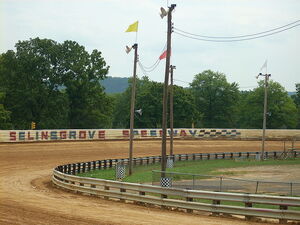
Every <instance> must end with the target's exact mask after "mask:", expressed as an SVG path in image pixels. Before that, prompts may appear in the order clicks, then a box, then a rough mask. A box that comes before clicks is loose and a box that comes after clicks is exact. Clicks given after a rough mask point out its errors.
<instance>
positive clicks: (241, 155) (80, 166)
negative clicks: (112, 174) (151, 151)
mask: <svg viewBox="0 0 300 225" xmlns="http://www.w3.org/2000/svg"><path fill="white" fill-rule="evenodd" d="M259 154H260V152H226V153H194V154H177V155H173V156H172V158H173V160H174V161H187V160H189V161H190V160H191V161H195V160H216V159H249V158H255V157H257V155H259ZM281 154H282V151H271V152H265V156H264V157H265V158H274V159H277V158H280V156H281ZM290 157H293V158H297V157H300V151H293V152H292V154H290ZM128 162H129V159H128V158H124V159H105V160H95V161H90V162H78V163H71V164H66V165H60V166H57V167H56V168H55V170H58V171H60V172H62V173H66V174H73V175H75V174H78V173H84V172H88V171H91V170H101V169H107V168H113V167H115V165H116V164H117V163H122V164H124V165H128ZM160 162H161V156H147V157H138V158H133V165H134V166H137V165H150V164H155V163H160Z"/></svg>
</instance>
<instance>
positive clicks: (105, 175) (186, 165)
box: [78, 158, 300, 183]
mask: <svg viewBox="0 0 300 225" xmlns="http://www.w3.org/2000/svg"><path fill="white" fill-rule="evenodd" d="M295 164H297V165H299V166H300V158H298V159H288V160H266V161H255V160H243V161H235V160H222V159H219V160H198V161H181V162H176V163H175V165H174V168H172V169H167V171H169V172H179V173H193V174H207V175H219V174H221V173H222V174H223V175H228V176H233V175H235V174H234V173H232V172H217V170H219V169H223V168H224V169H227V168H236V167H248V166H265V165H295ZM152 170H160V164H155V165H148V166H146V165H144V166H137V167H135V168H133V175H132V176H127V177H126V178H125V179H124V180H123V181H125V182H134V183H146V182H151V181H152ZM78 176H82V177H93V178H101V179H107V180H114V179H115V169H114V168H112V169H106V170H96V171H91V172H87V173H81V174H78Z"/></svg>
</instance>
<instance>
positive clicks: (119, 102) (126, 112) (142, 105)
mask: <svg viewBox="0 0 300 225" xmlns="http://www.w3.org/2000/svg"><path fill="white" fill-rule="evenodd" d="M129 83H130V85H129V87H128V88H127V90H126V91H125V92H124V93H122V94H121V95H118V96H117V98H116V104H115V113H114V123H113V127H114V128H128V127H129V122H130V100H131V79H130V80H129ZM162 98H163V84H162V83H159V82H155V81H150V80H149V78H148V77H146V76H144V77H142V78H141V79H137V82H136V104H135V109H142V115H139V114H137V113H136V114H135V128H161V123H162ZM168 111H169V106H168ZM198 117H199V114H198V112H197V110H196V108H195V105H194V98H193V96H192V94H191V92H190V91H189V90H187V89H184V88H182V87H178V86H174V127H190V126H191V124H192V123H193V122H194V121H196V120H197V119H198ZM168 122H169V121H168Z"/></svg>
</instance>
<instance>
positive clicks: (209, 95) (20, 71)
mask: <svg viewBox="0 0 300 225" xmlns="http://www.w3.org/2000/svg"><path fill="white" fill-rule="evenodd" d="M15 47H16V50H15V51H13V50H9V51H7V52H5V53H3V54H1V55H0V129H30V124H31V122H35V123H36V128H37V129H68V128H70V129H74V128H99V129H103V128H128V127H129V118H130V115H129V113H130V95H131V80H130V79H129V86H128V88H127V89H126V90H125V91H124V92H123V93H118V94H109V95H108V94H106V93H105V91H104V88H103V87H102V86H101V84H100V81H101V80H103V79H105V78H106V75H107V74H108V71H109V66H108V65H106V62H105V60H104V58H103V57H102V54H101V52H100V51H98V50H93V51H92V52H91V53H89V52H88V51H86V50H85V48H84V47H83V46H81V45H79V44H78V43H76V42H75V41H69V40H68V41H64V42H63V43H58V42H56V41H53V40H50V39H39V38H35V39H30V40H26V41H19V42H18V43H16V45H15ZM136 85H137V87H136V106H135V108H136V109H141V111H142V113H141V114H140V113H136V114H135V128H160V127H161V121H162V93H163V84H162V83H159V82H155V81H151V80H150V79H149V78H148V77H147V76H144V77H141V78H140V79H138V80H137V84H136ZM295 85H296V94H295V95H293V96H289V95H288V93H287V91H286V90H285V89H284V88H283V87H282V86H281V85H280V84H279V83H278V82H275V81H272V80H271V81H270V83H269V87H268V90H269V91H268V115H267V128H274V129H281V128H284V129H293V128H300V83H298V84H295ZM263 99H264V82H263V81H260V82H258V87H256V88H254V89H253V90H250V91H240V90H239V87H238V84H237V83H235V82H233V83H230V82H228V81H227V79H226V75H225V74H223V73H219V72H214V71H211V70H206V71H203V72H201V73H199V74H196V75H195V76H194V79H193V81H192V82H191V83H190V85H189V87H187V88H183V87H180V86H176V85H174V127H178V128H179V127H180V128H184V127H187V128H190V127H199V128H245V129H246V128H261V127H262V115H263Z"/></svg>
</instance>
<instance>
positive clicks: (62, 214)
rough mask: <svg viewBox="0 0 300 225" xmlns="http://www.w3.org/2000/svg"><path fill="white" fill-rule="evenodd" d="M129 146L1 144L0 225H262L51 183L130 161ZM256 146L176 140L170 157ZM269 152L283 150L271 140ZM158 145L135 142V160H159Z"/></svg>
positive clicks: (257, 148) (108, 143)
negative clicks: (58, 175)
mask: <svg viewBox="0 0 300 225" xmlns="http://www.w3.org/2000/svg"><path fill="white" fill-rule="evenodd" d="M128 146H129V143H128V142H127V141H93V142H55V143H49V142H48V143H29V144H0V178H1V179H0V224H5V225H7V224H22V225H23V224H34V225H36V224H37V225H38V224H75V225H77V224H78V225H79V224H83V225H85V224H86V225H87V224H89V225H90V224H95V225H96V224H125V225H132V224H167V225H174V224H211V225H212V224H224V225H227V224H228V225H229V224H230V225H235V224H261V223H254V222H246V221H244V220H242V219H232V218H220V217H213V216H209V215H208V214H207V213H203V214H198V215H196V214H188V213H184V212H178V211H168V210H161V209H159V208H148V207H144V206H138V205H134V204H129V203H121V202H118V201H112V200H104V199H102V198H95V197H90V196H83V195H80V194H75V193H70V192H66V191H64V190H61V189H57V188H55V187H54V186H53V185H52V184H51V180H50V179H51V174H52V169H53V168H54V167H56V166H57V165H60V164H66V163H75V162H84V161H92V160H99V159H111V158H126V157H128V148H129V147H128ZM260 146H261V142H260V141H203V140H180V141H179V140H176V141H175V143H174V153H175V154H179V153H202V152H203V153H204V152H235V151H260ZM266 147H267V150H282V149H283V142H280V141H278V142H275V141H270V142H267V144H266ZM160 151H161V142H160V141H159V140H155V141H149V140H148V141H136V142H134V157H137V156H151V155H160Z"/></svg>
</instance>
